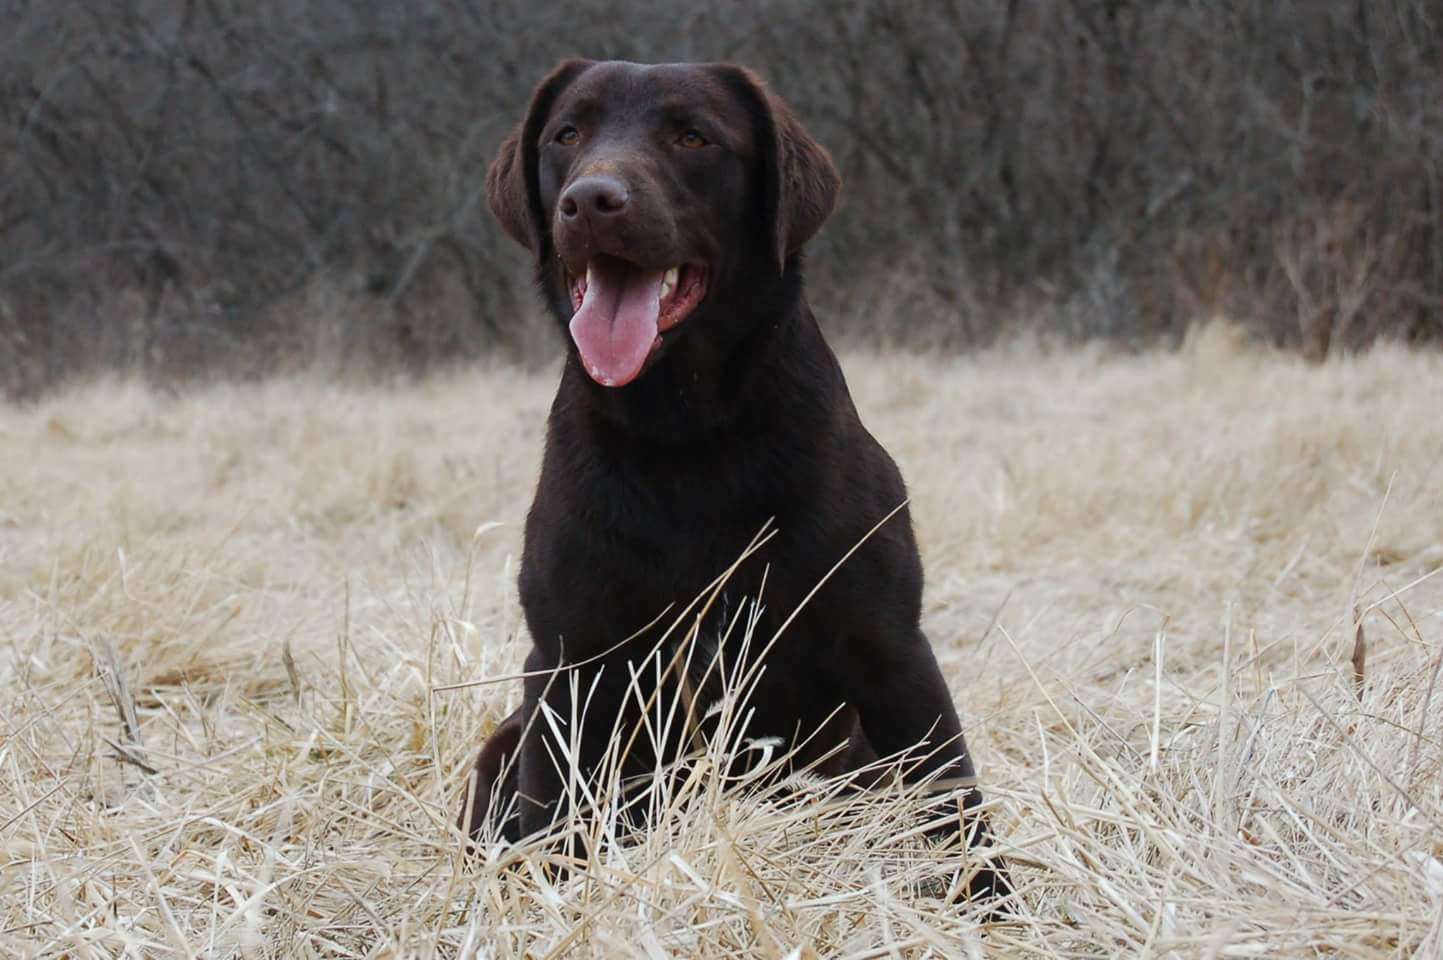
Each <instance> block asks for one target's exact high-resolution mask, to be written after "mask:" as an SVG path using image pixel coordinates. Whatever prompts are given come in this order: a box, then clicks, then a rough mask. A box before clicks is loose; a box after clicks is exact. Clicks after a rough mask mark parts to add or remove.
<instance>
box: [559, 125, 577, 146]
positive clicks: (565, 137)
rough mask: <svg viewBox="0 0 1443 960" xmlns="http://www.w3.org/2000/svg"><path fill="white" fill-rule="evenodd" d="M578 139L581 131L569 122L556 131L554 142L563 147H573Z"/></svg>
mask: <svg viewBox="0 0 1443 960" xmlns="http://www.w3.org/2000/svg"><path fill="white" fill-rule="evenodd" d="M580 141H581V132H580V131H579V130H577V129H576V128H575V127H573V126H572V125H571V124H569V123H568V124H567V125H566V126H564V127H562V128H561V129H560V130H558V131H556V142H557V143H559V144H561V145H562V146H563V147H574V146H576V144H577V143H579V142H580Z"/></svg>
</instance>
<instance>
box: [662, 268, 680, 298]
mask: <svg viewBox="0 0 1443 960" xmlns="http://www.w3.org/2000/svg"><path fill="white" fill-rule="evenodd" d="M676 278H677V269H676V267H672V268H671V269H670V270H668V271H667V272H666V273H664V274H662V277H661V298H662V299H663V300H665V299H666V297H667V295H668V294H669V293H671V292H672V291H673V290H675V289H676Z"/></svg>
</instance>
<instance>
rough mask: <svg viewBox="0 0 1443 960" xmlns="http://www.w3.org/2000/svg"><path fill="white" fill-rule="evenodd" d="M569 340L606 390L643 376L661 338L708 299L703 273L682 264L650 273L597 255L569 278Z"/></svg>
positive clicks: (693, 265)
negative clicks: (581, 272)
mask: <svg viewBox="0 0 1443 960" xmlns="http://www.w3.org/2000/svg"><path fill="white" fill-rule="evenodd" d="M567 280H568V287H569V290H570V293H571V306H572V308H573V310H574V311H575V312H574V313H573V314H572V317H571V338H572V339H573V340H574V341H576V346H577V349H578V350H579V351H580V353H581V361H582V364H583V365H584V366H585V367H586V372H587V373H588V374H590V375H591V378H592V379H593V380H595V381H596V382H597V383H599V384H601V385H602V386H605V387H621V386H625V385H626V384H628V383H630V382H631V381H632V380H635V379H636V378H637V376H639V375H640V374H641V371H642V368H643V367H644V366H645V365H646V361H647V359H648V358H649V357H650V356H651V354H652V352H653V351H654V350H655V349H656V347H657V346H658V345H660V343H661V337H662V334H664V333H666V332H667V331H669V330H672V329H674V328H675V327H676V326H677V325H679V324H680V323H681V322H682V321H683V320H685V319H686V318H687V317H688V316H690V315H691V312H692V311H693V310H695V309H696V307H697V304H699V303H701V300H702V298H703V297H704V296H706V281H707V269H706V265H705V264H702V263H683V264H678V265H677V266H674V267H670V268H668V269H664V270H651V269H648V268H646V267H641V266H638V265H637V264H634V263H631V262H629V261H627V260H622V259H621V258H619V257H611V256H606V255H601V256H597V257H595V258H594V259H592V261H591V262H590V263H588V264H587V266H586V275H585V276H581V277H575V276H569V277H568V278H567Z"/></svg>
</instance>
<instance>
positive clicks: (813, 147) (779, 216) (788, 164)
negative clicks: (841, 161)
mask: <svg viewBox="0 0 1443 960" xmlns="http://www.w3.org/2000/svg"><path fill="white" fill-rule="evenodd" d="M718 69H720V70H721V71H723V73H724V75H726V78H727V79H728V81H729V82H730V83H731V84H732V86H733V89H734V90H736V91H737V93H739V94H740V95H741V96H742V97H743V99H744V102H746V103H747V104H748V106H749V108H750V110H751V112H752V116H753V118H754V121H755V122H754V128H755V129H756V131H757V134H758V146H759V148H760V152H761V162H762V175H763V189H762V193H763V198H764V205H765V206H764V216H765V217H766V221H765V222H766V223H767V224H768V225H769V227H770V230H771V233H772V253H773V255H774V256H775V257H776V260H777V265H778V267H779V268H780V269H782V270H785V269H786V267H787V257H788V256H790V255H791V254H793V253H795V252H796V251H798V250H800V249H801V248H802V244H804V243H806V242H807V241H808V240H810V239H811V238H812V236H813V235H814V234H815V233H816V232H817V231H818V230H820V229H821V228H822V224H823V223H825V222H826V220H827V217H829V216H831V215H832V208H833V207H834V206H836V203H837V193H838V192H839V191H840V190H841V189H842V177H841V174H839V173H837V168H836V166H835V165H834V164H833V163H832V157H831V154H829V153H827V148H826V147H824V146H822V145H821V144H820V143H818V142H817V141H816V140H814V139H813V138H812V135H811V134H810V133H808V132H807V130H806V128H805V127H803V126H802V124H801V121H799V120H798V119H797V118H796V116H795V115H794V114H793V113H792V110H791V108H790V107H788V106H787V105H786V103H785V102H783V101H782V99H781V98H780V97H778V96H776V95H774V94H773V93H771V91H769V90H768V89H767V86H766V84H765V83H764V82H762V80H761V79H760V78H759V77H758V76H757V75H756V74H754V73H752V72H751V71H750V70H748V69H747V68H745V67H738V66H732V65H730V64H726V65H722V66H720V67H719V68H718Z"/></svg>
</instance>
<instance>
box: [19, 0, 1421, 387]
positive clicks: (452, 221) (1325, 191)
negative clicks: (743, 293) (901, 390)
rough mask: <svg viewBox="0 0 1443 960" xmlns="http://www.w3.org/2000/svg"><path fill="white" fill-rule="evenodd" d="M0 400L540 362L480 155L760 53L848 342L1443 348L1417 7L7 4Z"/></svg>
mask: <svg viewBox="0 0 1443 960" xmlns="http://www.w3.org/2000/svg"><path fill="white" fill-rule="evenodd" d="M0 23H3V25H4V26H3V30H0V394H4V395H8V396H10V397H12V398H24V397H30V396H34V395H37V394H39V393H43V392H44V391H45V390H47V389H49V388H51V387H53V386H55V385H56V384H59V383H62V382H64V381H65V380H66V379H69V378H73V377H76V376H80V375H86V374H90V373H93V372H96V371H101V370H122V371H126V372H130V373H134V374H140V375H144V376H146V377H148V378H151V379H154V380H157V381H160V382H175V381H179V380H183V379H187V378H193V377H207V378H209V377H216V376H227V377H246V378H249V377H257V376H264V375H267V374H270V373H274V372H284V371H287V370H292V369H299V368H314V367H316V366H321V367H324V368H328V369H332V370H334V371H335V372H337V373H339V374H342V375H356V376H368V375H375V374H378V373H381V374H386V373H391V372H394V371H410V372H419V371H424V370H427V369H430V368H433V367H435V366H437V365H445V364H453V363H457V362H465V361H468V360H471V359H474V358H476V357H479V356H484V355H490V354H501V355H505V356H507V357H511V358H519V359H528V358H535V357H539V356H544V355H554V353H555V352H556V350H557V344H556V341H555V339H554V337H555V334H554V333H553V332H552V331H550V330H549V329H545V325H544V324H543V323H542V322H540V319H539V317H538V310H537V308H536V306H535V304H534V302H533V297H532V295H531V291H530V285H531V281H530V268H529V265H528V263H527V259H526V256H525V254H524V252H523V251H521V250H519V249H517V248H515V247H514V245H513V244H512V243H511V242H510V241H509V240H507V239H506V237H505V236H504V235H503V234H502V233H501V231H500V229H499V228H497V227H496V225H495V224H494V223H493V222H492V220H491V218H490V216H489V214H488V212H487V210H486V204H485V198H484V195H483V177H484V171H485V167H486V164H487V162H488V161H489V159H490V157H491V155H492V152H493V151H494V149H495V147H496V145H497V144H498V143H499V142H500V140H501V139H502V137H503V136H504V135H505V133H506V131H507V130H508V129H509V128H510V126H511V125H512V124H514V123H515V122H516V121H517V119H519V117H520V116H521V114H522V112H523V110H524V107H525V104H526V100H527V96H528V94H529V92H530V90H531V88H532V86H533V85H534V84H535V82H536V81H537V80H538V79H539V77H540V76H541V75H542V73H543V72H544V71H545V70H546V69H547V68H548V67H549V66H551V65H552V64H553V63H554V62H555V61H556V60H557V59H559V58H561V57H563V56H567V55H578V54H579V55H584V56H590V57H596V58H606V57H619V58H626V59H635V60H643V61H652V60H706V59H724V60H734V61H739V62H742V63H745V64H748V65H750V66H752V67H753V68H755V69H756V70H757V71H759V72H760V73H761V74H762V75H763V76H764V77H766V78H767V79H768V80H769V81H770V83H771V84H772V86H773V87H774V88H775V89H776V90H777V92H779V93H780V94H781V95H782V96H784V97H785V98H786V99H788V100H789V101H790V102H791V103H792V104H793V105H794V106H795V107H796V109H797V110H798V112H799V113H800V115H801V116H802V117H803V119H804V121H805V122H806V124H807V125H808V126H809V128H810V129H811V130H812V131H813V132H814V133H815V134H816V135H817V136H818V138H819V139H820V140H822V141H823V142H824V143H825V144H826V145H827V146H828V147H829V148H830V149H831V150H832V152H833V154H834V156H835V157H836V159H837V161H838V164H839V166H840V167H841V169H842V171H843V174H844V176H845V178H846V187H845V190H844V197H843V202H842V205H841V207H840V209H839V210H838V211H837V214H836V216H835V217H834V218H833V220H832V221H831V222H830V224H829V225H828V226H827V227H826V228H825V229H824V230H823V232H822V233H821V235H820V236H819V238H818V239H817V240H816V241H815V242H814V244H813V245H812V247H811V258H810V266H809V276H810V280H811V291H812V300H813V303H814V305H815V306H816V307H817V308H818V313H819V315H820V316H821V318H822V321H823V324H824V326H826V328H827V329H828V330H829V331H831V332H832V333H833V334H834V335H835V336H838V337H841V338H852V339H860V340H868V341H877V342H883V343H901V344H906V345H914V346H922V347H936V348H942V349H947V350H964V349H968V348H970V347H973V346H977V345H983V344H986V343H989V342H991V341H994V340H996V339H997V338H999V337H1000V336H1004V335H1007V334H1010V333H1012V332H1015V331H1020V330H1037V331H1044V332H1048V333H1055V334H1058V335H1061V336H1063V337H1066V338H1078V339H1093V338H1103V339H1107V340H1113V341H1117V342H1119V343H1122V344H1125V345H1128V346H1133V345H1137V346H1141V345H1148V344H1155V343H1162V344H1165V345H1166V344H1172V343H1176V342H1178V341H1179V340H1180V338H1181V337H1182V336H1183V335H1184V334H1185V333H1186V331H1187V329H1188V328H1189V326H1190V325H1192V324H1194V323H1197V322H1199V321H1205V320H1209V319H1212V318H1217V317H1224V318H1227V319H1229V320H1231V321H1233V322H1235V323H1237V324H1241V325H1243V326H1244V327H1245V328H1247V329H1248V330H1249V331H1250V332H1252V333H1253V334H1254V335H1255V337H1256V339H1257V340H1258V341H1259V342H1266V343H1272V344H1281V345H1285V346H1291V347H1296V348H1297V349H1299V350H1302V351H1303V352H1305V353H1306V354H1307V355H1309V356H1312V357H1322V356H1325V355H1327V354H1328V353H1329V352H1336V351H1338V350H1340V349H1348V348H1353V347H1357V346H1360V345H1363V344H1366V343H1368V342H1370V341H1372V340H1374V339H1376V338H1378V337H1380V336H1386V337H1390V338H1395V339H1404V340H1408V341H1430V340H1431V341H1437V340H1440V339H1443V234H1440V223H1443V96H1440V92H1443V35H1440V34H1443V16H1440V11H1439V9H1438V7H1437V4H1436V0H1426V2H1425V0H1388V2H1382V0H1377V2H1374V0H1276V2H1274V0H1266V2H1265V0H1150V2H1128V0H1050V2H1046V3H1040V2H1021V0H712V2H708V3H704V4H701V3H675V2H668V0H584V2H575V0H573V2H558V0H490V2H471V3H462V2H448V0H410V2H405V3H400V2H394V0H393V2H383V0H308V2H304V3H297V2H294V0H45V2H30V0H0Z"/></svg>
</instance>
